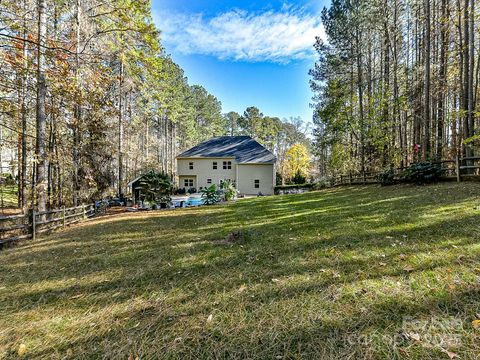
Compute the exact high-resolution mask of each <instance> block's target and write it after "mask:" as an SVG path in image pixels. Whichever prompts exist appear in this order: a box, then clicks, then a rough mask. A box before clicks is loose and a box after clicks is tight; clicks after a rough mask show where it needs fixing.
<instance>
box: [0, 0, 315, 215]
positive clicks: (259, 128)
mask: <svg viewBox="0 0 480 360" xmlns="http://www.w3.org/2000/svg"><path fill="white" fill-rule="evenodd" d="M0 14H1V18H0V150H5V149H7V150H10V151H11V153H13V154H14V157H15V161H13V164H9V167H8V169H3V168H2V169H0V174H2V173H5V172H7V171H10V172H12V174H11V175H12V176H13V178H14V180H15V182H16V183H17V184H18V189H19V191H18V204H19V207H22V208H23V209H24V211H26V210H27V209H28V208H33V207H36V208H37V210H38V211H45V210H46V209H48V208H60V207H61V206H63V205H64V204H67V205H78V204H80V203H82V202H86V201H90V200H92V199H98V198H100V197H102V196H105V195H106V194H115V193H116V194H118V195H120V194H123V193H124V192H125V188H126V184H127V182H128V181H129V180H131V179H133V178H134V177H136V176H137V175H138V174H140V173H145V172H147V171H148V170H152V169H153V170H156V171H163V172H165V173H168V174H170V176H171V177H172V178H174V176H175V171H176V170H175V156H176V155H177V154H178V153H180V152H181V151H183V150H185V149H186V148H188V147H190V146H193V145H194V144H196V143H198V142H200V141H203V140H205V139H207V138H210V137H212V136H218V135H226V134H231V135H235V134H248V135H251V136H253V137H254V138H255V139H257V140H259V141H260V142H261V143H263V144H264V145H266V146H267V147H268V148H269V149H271V150H273V151H274V152H275V153H276V155H277V156H278V158H279V159H280V161H279V162H278V164H277V166H278V171H279V172H281V173H282V174H283V170H282V169H283V159H284V157H285V152H286V151H287V149H288V148H289V147H290V146H291V145H293V144H294V143H295V142H302V141H303V142H308V141H307V139H306V137H305V128H304V125H303V123H302V122H301V120H300V119H291V121H286V120H280V119H279V118H275V117H268V116H264V115H263V114H262V113H261V112H260V110H259V109H257V108H256V107H250V108H248V109H247V110H246V111H245V113H244V114H243V115H239V114H237V113H235V112H230V113H228V114H222V107H221V103H220V101H218V99H217V98H216V97H215V96H213V95H211V94H209V93H208V92H207V90H206V89H204V88H203V87H202V86H200V85H189V84H188V80H187V78H186V77H185V74H184V72H183V70H182V69H181V68H180V67H179V66H178V65H177V64H175V63H174V62H173V61H172V59H171V58H170V56H169V55H168V54H167V52H166V51H165V49H164V48H163V47H162V43H161V40H160V36H161V33H160V31H159V30H158V29H157V28H156V27H155V25H154V23H153V20H152V16H151V9H150V1H148V0H141V1H139V0H108V1H99V0H82V1H80V0H75V1H61V0H6V1H2V2H0ZM0 153H1V151H0ZM0 162H1V161H0Z"/></svg>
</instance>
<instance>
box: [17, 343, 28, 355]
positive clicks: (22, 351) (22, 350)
mask: <svg viewBox="0 0 480 360" xmlns="http://www.w3.org/2000/svg"><path fill="white" fill-rule="evenodd" d="M26 352H27V345H25V344H20V345H19V346H18V350H17V355H18V356H20V357H22V356H23V355H25V353H26Z"/></svg>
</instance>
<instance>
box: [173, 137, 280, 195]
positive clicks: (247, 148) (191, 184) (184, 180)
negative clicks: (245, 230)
mask: <svg viewBox="0 0 480 360" xmlns="http://www.w3.org/2000/svg"><path fill="white" fill-rule="evenodd" d="M275 161H276V158H275V156H274V155H273V154H272V153H271V152H270V151H269V150H267V149H266V148H264V147H263V146H262V145H260V144H259V143H258V142H257V141H255V140H254V139H252V138H251V137H250V136H220V137H215V138H212V139H210V140H207V141H205V142H202V143H201V144H199V145H197V146H194V147H193V148H191V149H190V150H187V151H185V152H183V153H182V154H180V155H178V156H177V174H178V182H179V184H178V185H179V188H185V189H187V190H188V189H190V188H195V189H201V188H205V187H209V186H211V185H212V184H217V185H219V184H220V183H221V182H222V181H223V180H227V179H229V180H232V181H234V183H235V187H236V188H237V190H238V191H239V192H240V194H244V195H257V194H258V193H262V194H264V195H272V194H273V187H274V185H275Z"/></svg>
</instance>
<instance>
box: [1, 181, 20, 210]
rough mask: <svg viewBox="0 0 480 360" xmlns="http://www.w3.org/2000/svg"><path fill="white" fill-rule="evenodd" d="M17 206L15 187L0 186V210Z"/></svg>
mask: <svg viewBox="0 0 480 360" xmlns="http://www.w3.org/2000/svg"><path fill="white" fill-rule="evenodd" d="M16 206H17V187H16V186H11V185H0V208H2V207H5V208H7V207H16Z"/></svg>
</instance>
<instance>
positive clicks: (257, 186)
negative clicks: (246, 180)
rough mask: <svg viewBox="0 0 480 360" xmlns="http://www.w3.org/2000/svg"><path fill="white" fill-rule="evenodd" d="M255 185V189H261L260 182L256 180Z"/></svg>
mask: <svg viewBox="0 0 480 360" xmlns="http://www.w3.org/2000/svg"><path fill="white" fill-rule="evenodd" d="M253 184H254V186H255V189H260V180H255V181H254V182H253Z"/></svg>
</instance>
